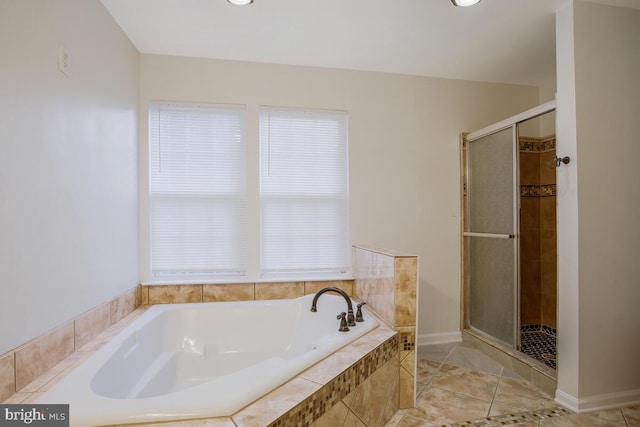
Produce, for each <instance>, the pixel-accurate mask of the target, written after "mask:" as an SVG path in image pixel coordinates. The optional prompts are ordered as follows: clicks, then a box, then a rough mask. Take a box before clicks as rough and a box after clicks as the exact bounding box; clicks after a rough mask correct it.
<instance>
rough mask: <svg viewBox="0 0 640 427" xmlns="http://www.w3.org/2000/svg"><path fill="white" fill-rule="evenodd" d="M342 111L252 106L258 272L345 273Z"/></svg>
mask: <svg viewBox="0 0 640 427" xmlns="http://www.w3.org/2000/svg"><path fill="white" fill-rule="evenodd" d="M348 200H349V196H348V147H347V113H346V112H344V111H301V110H290V109H278V108H268V107H262V108H261V109H260V266H261V272H262V275H263V276H285V275H296V276H302V275H303V276H305V277H310V276H314V275H315V276H326V275H331V276H337V275H340V274H345V273H347V272H348V271H349V253H350V249H349V230H348V223H349V221H348V217H349V204H348Z"/></svg>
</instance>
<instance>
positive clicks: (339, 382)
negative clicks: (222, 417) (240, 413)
mask: <svg viewBox="0 0 640 427" xmlns="http://www.w3.org/2000/svg"><path fill="white" fill-rule="evenodd" d="M397 347H398V334H397V333H396V334H395V335H393V336H392V337H391V338H389V339H387V340H386V341H385V342H383V343H382V344H380V345H379V346H378V347H376V348H375V349H373V350H372V351H370V352H369V353H367V354H366V355H365V356H364V357H362V358H361V359H358V361H356V362H355V363H354V364H353V365H351V366H350V367H348V368H347V369H346V370H344V371H343V372H341V373H340V374H339V375H338V376H337V377H336V378H334V379H332V380H331V381H329V382H328V383H327V384H325V385H323V386H322V387H321V388H320V389H319V390H318V391H316V392H315V393H313V394H312V395H311V396H309V397H307V398H306V399H304V400H303V401H302V402H301V403H299V404H298V405H296V406H294V407H293V409H291V410H289V411H288V412H287V413H285V414H284V415H282V416H281V417H279V418H278V419H276V420H274V421H273V422H271V423H270V424H268V425H267V426H266V427H284V426H287V427H303V426H309V425H311V424H312V423H313V422H314V421H316V420H318V419H319V418H320V417H321V416H322V415H324V414H325V413H326V412H328V411H329V409H331V408H333V406H335V405H336V404H337V403H339V402H340V401H341V400H342V399H344V398H345V397H347V395H349V393H351V392H352V391H354V390H355V389H356V387H358V386H359V385H360V384H362V383H364V382H365V381H366V380H367V379H368V378H369V377H370V376H371V375H372V374H373V373H374V372H376V371H377V370H378V369H380V368H381V367H382V366H383V365H384V364H385V363H387V362H388V361H390V360H392V359H393V358H394V357H395V356H396V354H397ZM232 418H233V416H232Z"/></svg>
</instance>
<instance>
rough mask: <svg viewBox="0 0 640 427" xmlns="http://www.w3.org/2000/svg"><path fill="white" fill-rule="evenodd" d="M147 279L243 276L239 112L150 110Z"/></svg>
mask: <svg viewBox="0 0 640 427" xmlns="http://www.w3.org/2000/svg"><path fill="white" fill-rule="evenodd" d="M149 119H150V120H149V122H150V129H149V134H150V185H149V188H150V223H151V226H150V247H151V249H150V251H151V254H150V256H151V273H152V276H153V277H161V276H220V275H223V276H224V275H241V274H244V272H245V270H246V264H247V231H246V230H247V209H246V191H245V187H246V185H245V176H246V170H245V168H246V167H245V164H246V163H245V108H244V107H241V106H213V105H186V104H169V103H160V102H153V103H151V105H150V118H149Z"/></svg>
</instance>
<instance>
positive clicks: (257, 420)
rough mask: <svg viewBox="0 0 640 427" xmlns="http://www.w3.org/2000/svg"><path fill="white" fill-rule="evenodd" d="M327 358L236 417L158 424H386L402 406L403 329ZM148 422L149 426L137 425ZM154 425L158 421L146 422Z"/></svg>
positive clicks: (58, 374)
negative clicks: (337, 420) (400, 351)
mask: <svg viewBox="0 0 640 427" xmlns="http://www.w3.org/2000/svg"><path fill="white" fill-rule="evenodd" d="M148 307H149V306H143V307H140V308H138V309H137V310H135V311H134V312H133V313H131V314H130V315H129V316H127V317H125V318H124V319H122V320H121V321H120V322H118V323H116V324H115V325H112V326H110V327H109V328H108V329H107V330H106V331H103V332H102V333H101V334H99V335H98V336H97V337H95V338H94V339H93V340H91V341H89V342H88V343H87V344H85V346H84V347H83V348H82V349H80V350H78V351H76V352H75V353H73V354H72V355H70V356H69V357H68V358H67V359H65V360H63V361H62V362H60V363H59V364H58V365H56V366H54V368H53V369H52V370H51V371H52V372H53V373H46V374H45V375H43V376H42V377H41V379H36V381H34V382H33V386H30V387H28V389H29V390H30V391H29V392H21V393H16V394H14V395H13V396H12V397H11V398H10V399H8V400H7V401H5V403H30V402H31V401H33V400H35V399H36V398H37V397H39V396H40V395H41V394H42V393H44V392H45V391H46V390H48V389H49V388H50V387H51V386H52V385H53V384H55V382H57V381H59V380H60V379H61V378H62V377H63V376H64V375H65V374H66V373H68V372H70V371H71V370H72V369H73V368H74V367H75V366H77V365H78V364H79V363H81V362H82V361H83V360H85V358H87V357H89V356H90V355H91V354H93V353H94V352H95V351H97V350H98V349H99V348H100V347H101V346H102V345H104V344H106V343H107V342H108V341H109V340H110V339H111V338H113V337H114V336H115V335H116V334H118V333H119V332H120V331H122V329H124V328H125V327H126V326H128V325H129V324H130V323H131V322H132V321H134V320H135V319H136V318H137V317H138V316H140V315H141V314H142V313H144V312H145V311H146V310H147V309H148ZM379 320H380V323H381V324H380V326H379V327H378V328H376V329H374V330H373V331H371V332H369V333H368V334H366V335H364V336H363V337H361V338H359V339H358V340H356V341H355V342H353V343H351V344H350V345H348V346H346V347H344V348H342V349H341V350H340V351H338V352H336V353H334V354H332V355H331V356H329V357H327V358H325V359H323V360H322V361H321V362H319V363H318V364H316V365H314V366H312V367H311V368H309V369H307V370H305V371H304V372H302V373H301V374H299V375H298V376H297V377H295V378H293V379H291V380H290V381H288V382H287V383H285V384H283V385H282V386H280V387H278V388H277V389H275V390H274V391H272V392H270V393H268V394H267V395H265V396H263V397H262V398H260V399H258V400H257V401H255V402H253V403H252V404H250V405H248V406H246V407H245V408H243V409H242V410H240V411H238V412H237V413H236V414H234V415H232V416H231V417H222V418H211V419H206V420H186V421H175V422H171V423H168V424H167V423H164V424H158V425H163V426H166V425H180V426H182V425H185V426H189V425H207V426H226V425H228V426H238V427H244V426H256V427H258V426H260V427H262V426H310V425H314V426H333V425H335V424H333V423H332V420H333V419H334V418H335V417H336V416H338V417H339V416H343V415H344V416H345V417H348V418H350V419H353V420H357V421H358V422H359V424H357V425H360V426H382V425H384V423H385V422H386V421H387V420H388V419H390V418H391V416H392V415H393V414H394V413H395V412H396V411H397V409H398V383H399V379H398V372H399V369H398V365H399V361H398V359H397V354H398V352H397V349H398V345H399V344H398V333H397V332H396V331H394V330H393V329H392V328H390V327H389V326H387V325H385V324H384V322H383V321H382V319H379ZM136 425H139V426H141V425H145V424H136ZM146 425H154V424H146Z"/></svg>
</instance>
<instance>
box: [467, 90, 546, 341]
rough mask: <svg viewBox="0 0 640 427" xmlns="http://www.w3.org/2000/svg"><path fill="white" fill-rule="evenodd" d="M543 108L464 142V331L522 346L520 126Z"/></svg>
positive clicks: (483, 131)
mask: <svg viewBox="0 0 640 427" xmlns="http://www.w3.org/2000/svg"><path fill="white" fill-rule="evenodd" d="M554 109H555V101H552V102H549V103H546V104H542V105H540V106H538V107H535V108H533V109H531V110H528V111H526V112H524V113H521V114H519V115H516V116H513V117H511V118H509V119H506V120H503V121H502V122H499V123H496V124H494V125H491V126H488V127H487V128H484V129H481V130H479V131H476V132H472V133H469V134H466V135H463V136H462V138H461V142H462V146H461V160H462V162H461V167H462V172H463V174H462V175H463V176H462V236H463V237H462V257H463V274H462V276H463V304H464V308H463V327H464V328H465V329H470V330H473V331H475V332H479V333H480V334H481V335H488V336H490V337H491V338H493V339H495V340H498V341H500V342H502V343H503V344H505V345H507V346H508V347H511V348H515V349H519V347H520V271H519V270H520V183H519V170H518V164H519V144H518V124H519V123H522V122H524V121H525V120H529V119H531V118H533V117H537V116H540V115H542V114H545V113H547V112H549V111H552V110H554Z"/></svg>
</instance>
